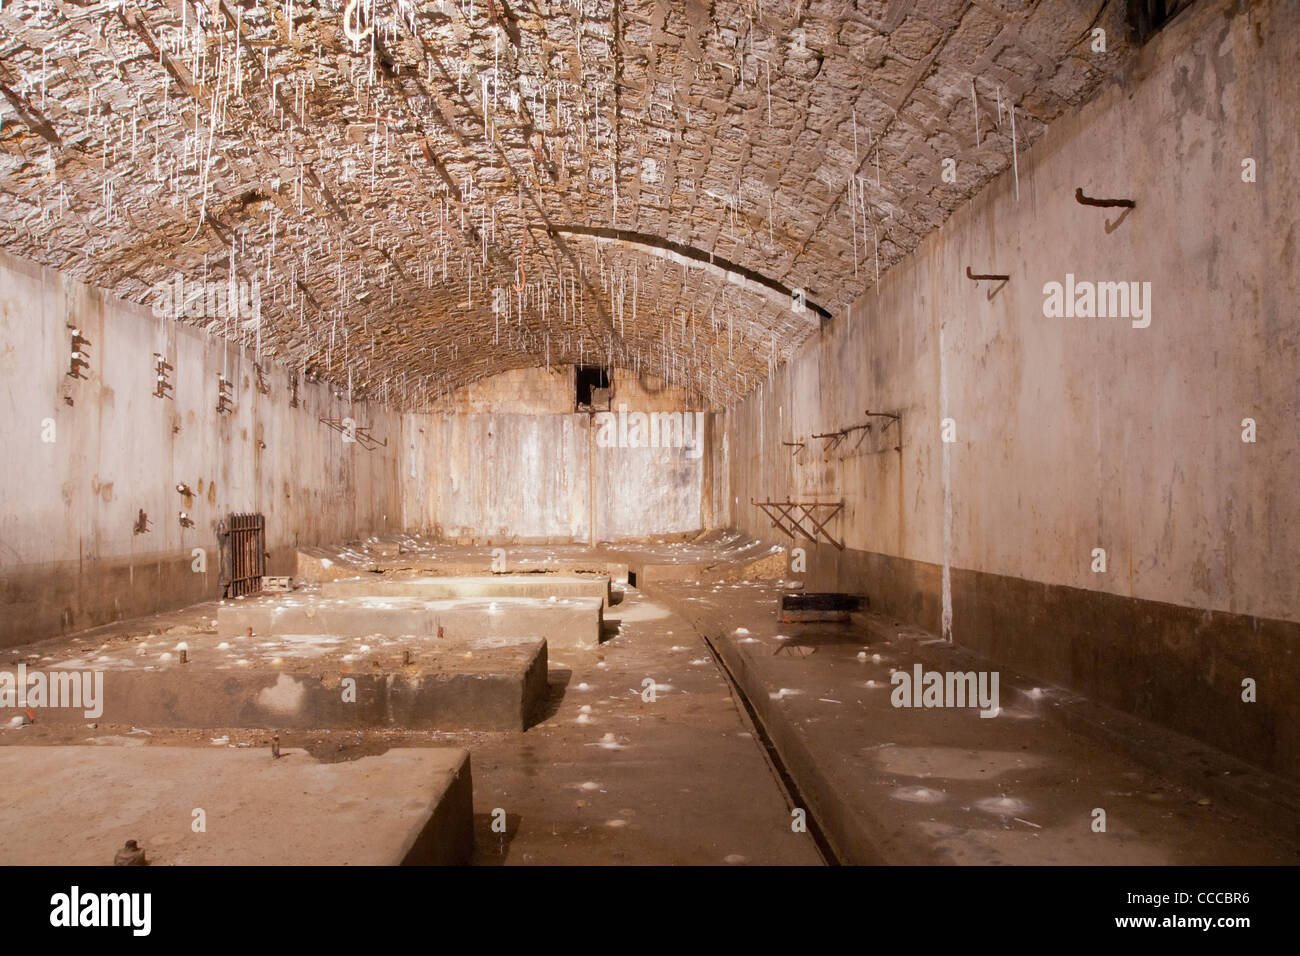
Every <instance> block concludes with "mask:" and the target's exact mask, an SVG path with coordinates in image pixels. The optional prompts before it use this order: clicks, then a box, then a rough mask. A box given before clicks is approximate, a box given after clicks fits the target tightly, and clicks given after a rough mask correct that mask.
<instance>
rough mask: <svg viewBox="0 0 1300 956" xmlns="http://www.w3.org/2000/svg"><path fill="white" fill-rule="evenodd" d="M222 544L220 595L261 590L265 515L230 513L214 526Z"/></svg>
mask: <svg viewBox="0 0 1300 956" xmlns="http://www.w3.org/2000/svg"><path fill="white" fill-rule="evenodd" d="M217 540H218V541H219V542H220V544H221V585H222V591H221V594H222V597H228V598H233V597H244V596H245V595H248V594H256V593H258V592H259V591H261V590H262V576H263V574H265V572H266V519H265V518H264V517H263V516H262V515H260V514H232V515H230V516H229V517H228V518H226V519H225V520H223V521H222V522H221V523H220V524H219V525H218V526H217Z"/></svg>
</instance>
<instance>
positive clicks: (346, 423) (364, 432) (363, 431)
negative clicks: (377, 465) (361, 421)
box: [319, 418, 388, 451]
mask: <svg viewBox="0 0 1300 956" xmlns="http://www.w3.org/2000/svg"><path fill="white" fill-rule="evenodd" d="M319 421H320V423H321V424H322V425H328V426H329V427H330V428H332V429H334V431H336V432H338V433H339V434H341V435H342V436H343V440H344V441H345V442H349V443H351V442H356V443H357V444H358V445H360V446H361V447H362V448H364V449H365V450H366V451H374V450H375V449H376V448H387V447H388V439H387V438H385V439H384V440H383V441H380V440H379V439H377V438H376V437H375V436H374V435H372V434H370V428H369V427H367V426H362V425H358V424H357V423H356V422H354V421H352V420H351V419H350V418H322V419H319Z"/></svg>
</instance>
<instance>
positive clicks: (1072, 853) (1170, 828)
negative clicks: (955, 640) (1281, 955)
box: [653, 582, 1300, 865]
mask: <svg viewBox="0 0 1300 956" xmlns="http://www.w3.org/2000/svg"><path fill="white" fill-rule="evenodd" d="M778 593H779V592H778V589H777V588H776V587H774V586H773V585H771V584H768V583H758V582H750V583H742V584H726V585H717V584H698V585H690V584H677V585H673V586H670V587H665V588H660V589H658V590H656V591H655V592H654V595H653V596H655V597H656V598H657V599H659V600H662V601H663V602H664V603H665V604H667V605H668V606H669V607H672V608H674V609H676V610H677V611H679V612H680V613H681V614H683V616H685V617H687V618H688V619H689V620H690V621H691V622H692V624H693V625H694V626H695V628H696V629H697V630H698V631H699V632H700V633H701V634H703V635H706V636H707V637H708V639H709V641H710V644H711V646H712V647H713V649H714V650H715V651H716V653H717V654H718V656H719V658H720V659H721V660H722V662H723V663H724V664H725V666H726V668H727V670H728V671H729V672H730V673H731V675H732V677H733V678H734V680H735V681H736V683H737V684H738V685H739V686H740V687H741V688H742V689H743V691H744V693H745V695H746V697H747V698H748V699H749V701H750V704H751V706H752V707H753V711H754V713H755V714H756V716H757V717H758V720H759V722H760V724H761V725H762V726H763V727H764V728H765V730H766V732H767V734H768V736H769V738H770V740H771V742H772V744H773V745H774V747H775V749H776V751H777V753H778V754H779V755H780V757H781V759H782V762H783V763H784V764H785V769H786V771H787V772H788V773H789V774H790V776H791V778H792V779H793V780H794V782H795V785H796V786H797V787H798V789H799V792H800V795H801V798H802V799H803V800H804V802H805V806H806V807H807V808H808V810H809V814H810V816H811V817H812V818H813V819H815V820H816V821H817V822H818V824H819V825H820V827H821V830H822V832H823V834H824V835H825V837H826V838H827V840H828V842H829V843H830V845H831V846H832V847H834V849H835V852H836V855H837V856H838V857H839V859H840V860H841V861H842V862H847V863H857V864H880V863H889V864H905V865H912V864H938V863H958V864H986V865H987V864H1020V865H1026V864H1027V865H1042V864H1075V865H1078V864H1102V865H1115V864H1123V865H1131V864H1141V865H1169V864H1197V865H1205V864H1213V865H1232V864H1254V865H1279V864H1282V865H1289V864H1293V863H1294V861H1295V859H1296V858H1297V854H1300V843H1298V842H1296V840H1295V837H1296V834H1297V833H1300V828H1297V826H1296V824H1295V821H1294V818H1293V819H1292V821H1291V822H1290V823H1289V824H1288V823H1286V822H1284V821H1283V819H1281V818H1278V817H1272V818H1261V817H1255V816H1253V815H1242V814H1238V813H1237V812H1235V811H1234V810H1232V809H1229V808H1225V807H1222V806H1220V804H1219V801H1218V800H1217V799H1212V798H1210V797H1208V796H1204V795H1203V794H1204V792H1205V789H1206V788H1208V787H1210V786H1212V785H1213V781H1209V780H1208V779H1206V780H1191V779H1190V778H1184V780H1183V781H1179V780H1178V779H1177V778H1176V777H1171V776H1170V775H1167V774H1165V773H1164V772H1160V773H1153V772H1150V771H1148V770H1144V769H1143V767H1142V766H1141V764H1139V763H1138V762H1135V761H1134V760H1133V759H1132V758H1131V757H1129V756H1128V755H1127V754H1125V753H1124V752H1123V751H1122V750H1121V749H1120V748H1116V747H1114V746H1099V745H1098V744H1097V743H1096V742H1094V741H1093V740H1091V739H1085V738H1084V737H1082V736H1080V735H1078V734H1075V733H1072V732H1070V731H1067V730H1066V729H1064V728H1063V727H1062V726H1060V724H1058V723H1056V722H1055V721H1050V720H1048V719H1046V718H1045V717H1044V716H1043V713H1042V710H1043V707H1042V704H1043V701H1042V698H1044V697H1046V698H1048V699H1049V700H1050V699H1051V698H1052V697H1053V696H1054V695H1055V693H1056V692H1055V690H1054V689H1052V688H1050V687H1047V688H1044V687H1042V686H1039V687H1037V688H1035V687H1034V686H1033V685H1032V684H1027V683H1026V682H1025V681H1024V679H1023V678H1022V677H1020V676H1018V675H1016V674H1014V673H1012V672H1010V671H1008V670H1005V669H1002V668H1000V667H999V666H998V665H997V664H995V663H994V662H991V661H987V660H981V659H979V658H976V657H974V656H973V655H971V654H969V653H967V652H966V651H964V650H963V649H962V648H960V647H954V646H953V645H951V644H949V643H948V642H947V641H945V640H943V639H942V638H940V637H938V636H935V635H932V634H928V633H926V632H924V631H921V630H919V629H917V628H913V627H908V626H904V625H899V624H897V623H895V622H893V621H892V619H891V618H887V617H882V616H880V615H874V614H868V615H865V619H866V620H868V622H869V624H868V627H867V629H865V630H862V629H858V628H855V627H853V626H852V625H846V624H782V623H780V622H778V621H777V620H776V618H775V615H773V614H772V613H771V610H770V609H771V607H772V606H773V603H774V601H775V598H776V597H777V594H778ZM917 667H920V668H921V669H922V671H923V672H924V673H930V672H938V673H940V674H944V675H946V674H950V673H952V674H957V673H961V674H965V673H972V672H983V673H984V674H985V676H986V677H988V676H989V675H990V674H991V673H992V672H997V673H998V674H999V704H1000V710H999V711H998V713H997V714H996V716H990V717H987V718H985V717H981V716H980V708H979V707H975V706H964V707H962V706H956V707H933V706H915V700H914V699H913V705H912V706H905V707H903V706H896V703H897V702H896V700H895V698H894V691H895V682H894V678H895V672H896V671H901V672H903V673H904V674H905V675H914V673H915V669H916V668H917ZM989 679H990V681H991V677H989ZM1018 686H1019V687H1027V688H1029V689H1028V690H1027V691H1026V692H1025V693H1016V692H1015V688H1016V687H1018ZM1031 705H1032V706H1031ZM1152 739H1154V738H1152V737H1150V736H1148V737H1147V740H1152ZM1160 746H1161V747H1168V746H1169V745H1168V743H1167V742H1166V743H1162V744H1161V745H1160ZM1201 749H1202V750H1205V749H1206V748H1204V747H1202V748H1201ZM1180 783H1181V787H1180ZM1182 787H1186V788H1187V789H1182ZM1098 807H1100V808H1103V809H1104V810H1105V811H1106V814H1107V829H1106V830H1105V831H1104V832H1095V831H1094V830H1093V829H1092V822H1093V819H1094V817H1093V811H1094V810H1095V809H1096V808H1098Z"/></svg>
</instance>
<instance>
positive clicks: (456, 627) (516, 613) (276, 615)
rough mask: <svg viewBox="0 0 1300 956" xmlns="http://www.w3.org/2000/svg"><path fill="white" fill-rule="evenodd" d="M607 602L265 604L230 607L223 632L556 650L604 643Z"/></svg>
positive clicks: (221, 614)
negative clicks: (525, 643)
mask: <svg viewBox="0 0 1300 956" xmlns="http://www.w3.org/2000/svg"><path fill="white" fill-rule="evenodd" d="M602 604H603V602H602V600H601V599H600V598H594V597H583V598H577V597H572V598H559V599H555V600H552V599H549V598H548V599H546V600H542V599H540V598H517V597H503V598H495V599H488V598H461V599H449V600H441V601H426V600H422V599H420V598H414V597H349V598H324V597H314V596H301V597H299V596H296V595H295V596H294V597H293V598H292V599H285V598H275V597H263V598H253V599H251V600H244V601H238V602H233V603H227V604H223V605H222V606H221V607H220V608H218V610H217V632H218V633H219V634H220V635H221V636H223V637H238V636H241V635H246V634H247V633H248V629H249V628H252V632H253V634H254V635H277V634H330V635H336V636H339V637H367V636H370V635H384V636H391V637H398V636H402V635H413V636H416V637H438V635H439V628H441V633H442V635H443V636H444V637H453V638H462V637H464V638H533V637H540V638H542V639H544V640H545V641H546V642H547V643H548V644H550V646H552V647H595V646H596V645H597V644H599V643H600V627H601V621H602V619H603V615H602V614H601V609H602Z"/></svg>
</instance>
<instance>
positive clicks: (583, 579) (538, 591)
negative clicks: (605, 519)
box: [321, 572, 610, 611]
mask: <svg viewBox="0 0 1300 956" xmlns="http://www.w3.org/2000/svg"><path fill="white" fill-rule="evenodd" d="M321 595H322V596H323V597H327V598H344V597H366V596H370V597H414V598H421V599H423V600H426V601H436V600H447V599H452V598H502V597H518V598H535V599H538V600H542V601H545V600H548V599H549V598H552V597H554V598H557V599H558V598H569V597H585V598H597V599H599V600H600V602H601V606H602V608H603V610H606V611H607V610H609V598H610V594H609V575H606V574H592V575H582V576H577V575H570V574H550V573H545V572H540V573H532V574H481V575H474V576H472V577H452V576H447V575H438V576H433V575H401V574H366V575H364V576H361V577H355V578H343V579H339V580H333V581H326V582H324V583H323V584H322V585H321Z"/></svg>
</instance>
